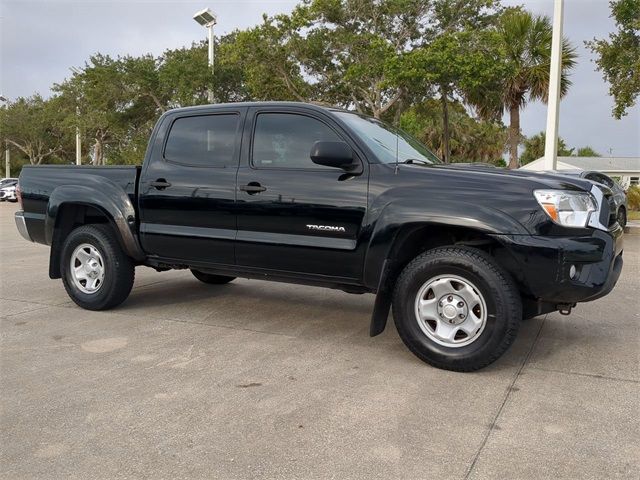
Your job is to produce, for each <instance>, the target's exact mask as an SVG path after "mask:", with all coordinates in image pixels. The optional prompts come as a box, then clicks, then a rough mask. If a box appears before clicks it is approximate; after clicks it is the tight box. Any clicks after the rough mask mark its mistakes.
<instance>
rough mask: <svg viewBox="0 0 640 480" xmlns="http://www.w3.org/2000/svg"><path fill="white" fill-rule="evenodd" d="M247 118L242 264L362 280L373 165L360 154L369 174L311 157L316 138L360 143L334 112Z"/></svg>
mask: <svg viewBox="0 0 640 480" xmlns="http://www.w3.org/2000/svg"><path fill="white" fill-rule="evenodd" d="M245 124H246V127H245V136H244V139H243V147H242V150H243V152H242V160H241V166H240V168H239V170H238V182H237V185H238V192H237V212H238V236H237V245H236V260H237V264H238V265H240V266H246V267H257V268H263V269H269V270H278V271H282V272H291V273H298V274H311V275H322V276H328V277H341V278H344V279H356V278H359V276H360V274H361V270H362V262H363V259H364V245H363V244H362V242H360V239H361V238H362V237H361V235H362V226H363V222H364V219H365V214H366V207H367V186H368V172H369V170H368V165H367V163H366V161H364V157H362V156H361V155H360V157H359V161H360V162H361V163H362V170H361V172H362V173H361V174H359V175H355V176H354V175H350V174H348V173H346V172H345V171H343V170H341V169H338V168H331V167H325V166H320V165H316V164H314V163H313V162H312V161H311V158H310V152H311V147H312V146H313V144H314V143H315V142H316V141H322V140H325V141H346V142H347V143H349V144H350V145H351V146H352V148H354V150H355V149H356V146H355V145H354V144H353V143H352V142H351V141H350V139H349V138H348V137H347V135H345V133H344V132H343V131H341V129H340V127H339V125H337V124H336V123H335V122H334V121H332V119H331V118H330V117H329V116H328V115H323V114H321V113H318V112H315V111H309V110H305V109H302V108H300V109H297V108H295V107H288V108H273V107H271V108H269V107H253V108H251V109H250V110H249V112H248V114H247V120H246V122H245ZM356 155H358V154H357V153H356Z"/></svg>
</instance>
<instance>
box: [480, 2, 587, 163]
mask: <svg viewBox="0 0 640 480" xmlns="http://www.w3.org/2000/svg"><path fill="white" fill-rule="evenodd" d="M497 32H498V38H499V42H500V44H501V47H502V51H503V52H504V53H505V55H504V57H501V58H502V59H503V61H504V62H506V65H507V68H506V71H507V72H508V74H507V75H505V76H504V77H502V79H501V82H500V85H499V88H497V89H495V90H494V91H493V92H490V93H489V94H486V92H485V93H483V92H477V93H476V92H472V94H471V95H469V96H468V101H469V102H470V103H471V104H473V105H474V106H476V107H477V108H478V111H479V112H480V113H481V114H482V115H483V116H485V117H488V118H491V117H495V116H498V115H501V114H502V112H503V111H507V112H509V116H510V125H509V168H517V166H518V145H519V144H520V141H521V134H520V110H521V109H522V108H524V106H525V105H526V104H527V102H528V101H532V100H542V101H544V102H546V101H547V95H548V91H549V69H550V62H551V39H552V28H551V22H550V20H549V18H548V17H545V16H536V15H532V14H531V13H529V12H526V11H523V10H522V9H520V8H510V9H507V10H505V12H504V13H503V14H502V15H501V17H500V18H499V20H498V27H497ZM575 64H576V53H575V48H574V47H573V46H571V44H570V43H569V41H568V40H567V39H564V40H563V44H562V71H561V83H560V90H561V95H565V94H566V92H567V90H568V88H569V86H570V85H571V82H570V81H569V79H568V74H569V72H570V70H571V69H573V67H574V66H575ZM494 93H495V94H494Z"/></svg>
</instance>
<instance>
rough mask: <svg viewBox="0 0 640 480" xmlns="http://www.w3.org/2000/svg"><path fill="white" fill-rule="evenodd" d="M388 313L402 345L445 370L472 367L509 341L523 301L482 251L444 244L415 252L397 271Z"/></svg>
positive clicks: (486, 361)
mask: <svg viewBox="0 0 640 480" xmlns="http://www.w3.org/2000/svg"><path fill="white" fill-rule="evenodd" d="M393 316H394V320H395V324H396V328H397V330H398V333H399V335H400V338H402V341H403V342H404V343H405V345H406V346H407V347H408V348H409V350H411V351H412V352H413V353H414V354H415V355H416V356H417V357H418V358H420V359H421V360H423V361H425V362H427V363H429V364H431V365H433V366H435V367H438V368H442V369H445V370H455V371H463V372H465V371H473V370H478V369H480V368H483V367H485V366H487V365H489V364H490V363H492V362H494V361H495V360H497V359H498V358H499V357H500V356H501V355H502V354H503V353H504V352H505V351H506V350H507V349H508V348H509V346H510V345H511V344H512V343H513V341H514V339H515V337H516V334H517V332H518V328H519V326H520V321H521V319H522V305H521V301H520V296H519V294H518V290H517V289H516V286H515V284H514V283H513V280H512V279H511V277H510V276H509V275H508V274H507V273H506V272H505V271H504V270H502V268H500V266H499V265H498V264H497V263H496V262H495V261H494V260H493V259H492V258H491V257H490V256H489V255H487V254H486V253H484V252H482V251H481V250H477V249H474V248H466V247H462V248H457V247H443V248H436V249H433V250H429V251H428V252H425V253H423V254H422V255H419V256H418V257H416V258H415V259H414V260H413V261H411V263H409V265H407V266H406V267H405V269H404V270H403V271H402V273H401V274H400V277H399V278H398V281H397V282H396V286H395V289H394V293H393Z"/></svg>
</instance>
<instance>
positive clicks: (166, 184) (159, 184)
mask: <svg viewBox="0 0 640 480" xmlns="http://www.w3.org/2000/svg"><path fill="white" fill-rule="evenodd" d="M149 185H151V186H152V187H153V188H156V189H158V190H164V189H165V188H167V187H170V186H171V184H170V183H169V182H167V181H166V180H165V179H164V178H159V179H157V180H156V181H155V182H151V183H150V184H149Z"/></svg>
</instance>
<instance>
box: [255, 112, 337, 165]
mask: <svg viewBox="0 0 640 480" xmlns="http://www.w3.org/2000/svg"><path fill="white" fill-rule="evenodd" d="M341 140H342V139H341V138H340V137H339V136H338V135H337V134H336V133H335V132H334V131H333V130H331V129H330V128H329V127H328V126H327V125H325V124H324V123H322V122H321V121H319V120H316V119H315V118H311V117H307V116H305V115H296V114H292V113H261V114H259V115H258V118H257V119H256V128H255V133H254V137H253V156H252V157H253V158H252V163H253V165H254V166H256V167H262V168H328V167H323V166H321V165H317V164H315V163H313V162H312V161H311V156H310V155H311V147H313V144H314V143H315V142H318V141H332V142H339V141H341Z"/></svg>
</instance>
